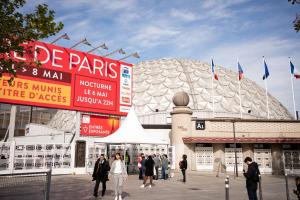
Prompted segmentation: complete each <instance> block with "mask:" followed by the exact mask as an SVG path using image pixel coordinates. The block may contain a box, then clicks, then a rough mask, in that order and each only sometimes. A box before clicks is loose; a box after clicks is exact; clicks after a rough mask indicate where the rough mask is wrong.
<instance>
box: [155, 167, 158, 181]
mask: <svg viewBox="0 0 300 200" xmlns="http://www.w3.org/2000/svg"><path fill="white" fill-rule="evenodd" d="M155 172H156V175H155V180H158V167H155Z"/></svg>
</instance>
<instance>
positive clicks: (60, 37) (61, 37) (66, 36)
mask: <svg viewBox="0 0 300 200" xmlns="http://www.w3.org/2000/svg"><path fill="white" fill-rule="evenodd" d="M60 39H65V40H70V37H69V36H68V34H67V33H65V34H63V35H61V36H59V37H58V38H56V39H55V40H53V41H52V42H51V44H54V43H55V42H57V41H58V40H60Z"/></svg>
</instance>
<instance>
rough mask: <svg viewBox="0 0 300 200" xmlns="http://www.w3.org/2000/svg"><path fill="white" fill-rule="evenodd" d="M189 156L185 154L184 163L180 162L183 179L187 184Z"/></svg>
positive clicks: (183, 156)
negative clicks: (186, 172)
mask: <svg viewBox="0 0 300 200" xmlns="http://www.w3.org/2000/svg"><path fill="white" fill-rule="evenodd" d="M186 159H187V156H186V155H185V154H183V155H182V161H180V162H179V168H180V169H181V172H182V176H183V179H182V181H183V182H184V183H185V182H186V174H185V171H186V169H187V160H186Z"/></svg>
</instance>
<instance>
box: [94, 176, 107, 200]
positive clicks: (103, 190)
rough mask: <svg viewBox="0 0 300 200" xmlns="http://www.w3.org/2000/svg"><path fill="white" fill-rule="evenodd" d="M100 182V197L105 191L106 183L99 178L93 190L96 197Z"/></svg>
mask: <svg viewBox="0 0 300 200" xmlns="http://www.w3.org/2000/svg"><path fill="white" fill-rule="evenodd" d="M100 182H102V196H104V194H105V191H106V181H100V178H97V179H96V184H95V188H94V196H98V189H99V184H100Z"/></svg>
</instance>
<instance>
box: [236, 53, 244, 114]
mask: <svg viewBox="0 0 300 200" xmlns="http://www.w3.org/2000/svg"><path fill="white" fill-rule="evenodd" d="M237 63H238V65H237V69H238V76H237V81H238V85H239V99H240V118H241V119H242V118H243V113H242V97H241V80H240V72H239V58H237Z"/></svg>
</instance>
